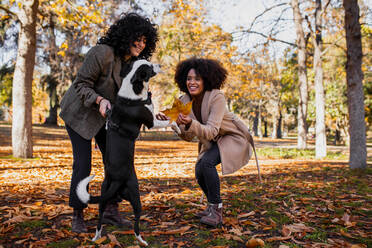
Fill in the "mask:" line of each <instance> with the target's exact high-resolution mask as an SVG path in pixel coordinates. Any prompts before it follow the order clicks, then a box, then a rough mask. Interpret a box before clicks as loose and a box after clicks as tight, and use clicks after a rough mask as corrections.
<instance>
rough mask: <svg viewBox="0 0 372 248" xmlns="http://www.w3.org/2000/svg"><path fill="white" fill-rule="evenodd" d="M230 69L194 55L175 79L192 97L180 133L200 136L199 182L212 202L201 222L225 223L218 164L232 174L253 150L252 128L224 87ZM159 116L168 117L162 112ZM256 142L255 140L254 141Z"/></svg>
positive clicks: (180, 119)
mask: <svg viewBox="0 0 372 248" xmlns="http://www.w3.org/2000/svg"><path fill="white" fill-rule="evenodd" d="M226 77H227V71H226V70H225V68H223V66H222V65H221V64H220V63H219V62H218V61H216V60H212V59H203V58H190V59H187V60H184V61H181V62H180V63H179V64H178V65H177V68H176V73H175V81H176V83H177V85H178V87H179V89H180V90H181V91H182V92H184V93H186V94H185V95H183V96H181V98H180V100H181V101H182V102H183V103H187V102H190V101H192V111H191V113H190V114H189V115H187V116H186V115H183V114H179V116H178V119H177V121H176V122H177V124H178V125H179V127H180V129H181V134H180V137H181V138H182V139H184V140H186V141H191V140H192V139H193V138H194V137H195V136H196V137H197V138H198V140H199V155H198V160H197V162H196V165H195V176H196V179H197V181H198V184H199V186H200V188H201V189H202V191H203V192H204V194H205V195H206V197H207V199H208V206H207V208H206V209H205V210H204V211H201V212H200V213H198V214H197V216H198V217H200V218H201V220H200V221H201V223H204V224H207V225H211V226H219V225H221V224H222V201H221V197H220V179H219V176H218V173H217V170H216V166H217V165H218V164H219V163H221V166H222V174H224V175H226V174H231V173H233V172H235V171H237V170H238V169H240V168H241V167H243V166H244V165H245V164H247V163H248V160H249V159H250V157H251V154H252V147H251V145H250V139H251V138H252V136H251V135H250V134H249V131H248V128H247V127H246V126H245V125H244V123H243V122H242V121H241V120H240V119H239V118H238V117H237V116H235V115H234V114H233V113H231V112H229V111H228V110H227V105H226V100H225V96H224V94H223V93H222V91H221V90H220V89H221V87H222V86H223V85H224V83H225V80H226ZM158 118H159V119H165V118H164V116H162V115H160V114H158ZM252 144H253V143H252Z"/></svg>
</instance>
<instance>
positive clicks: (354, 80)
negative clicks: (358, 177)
mask: <svg viewBox="0 0 372 248" xmlns="http://www.w3.org/2000/svg"><path fill="white" fill-rule="evenodd" d="M343 5H344V9H345V31H346V47H347V62H346V81H347V102H348V111H349V125H350V127H349V133H350V158H349V165H350V168H351V169H355V168H363V169H365V168H366V167H367V148H366V124H365V120H364V116H365V113H364V93H363V82H362V81H363V72H362V67H361V65H362V56H363V53H362V42H361V33H360V23H359V6H358V1H357V0H344V1H343Z"/></svg>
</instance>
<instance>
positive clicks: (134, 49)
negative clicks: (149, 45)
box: [130, 35, 146, 57]
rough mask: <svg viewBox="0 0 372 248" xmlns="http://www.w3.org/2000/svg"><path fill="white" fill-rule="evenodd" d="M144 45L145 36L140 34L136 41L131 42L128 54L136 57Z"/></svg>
mask: <svg viewBox="0 0 372 248" xmlns="http://www.w3.org/2000/svg"><path fill="white" fill-rule="evenodd" d="M145 47H146V37H145V36H143V35H142V36H140V37H138V39H137V40H136V41H134V42H133V45H132V46H131V47H130V55H131V56H132V57H138V56H139V55H140V54H141V53H142V51H143V49H145Z"/></svg>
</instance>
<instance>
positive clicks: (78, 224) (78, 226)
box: [71, 209, 88, 233]
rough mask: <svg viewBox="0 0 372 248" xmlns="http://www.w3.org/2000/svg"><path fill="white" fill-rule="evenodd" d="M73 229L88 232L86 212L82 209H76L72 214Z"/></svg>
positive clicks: (77, 231) (78, 231)
mask: <svg viewBox="0 0 372 248" xmlns="http://www.w3.org/2000/svg"><path fill="white" fill-rule="evenodd" d="M71 231H73V232H76V233H86V232H88V230H87V227H86V226H85V223H84V214H83V210H82V209H74V213H73V216H72V224H71Z"/></svg>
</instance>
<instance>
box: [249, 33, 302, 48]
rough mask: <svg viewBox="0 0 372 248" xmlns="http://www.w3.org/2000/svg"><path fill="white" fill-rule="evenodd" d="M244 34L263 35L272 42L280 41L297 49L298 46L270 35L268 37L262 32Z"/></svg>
mask: <svg viewBox="0 0 372 248" xmlns="http://www.w3.org/2000/svg"><path fill="white" fill-rule="evenodd" d="M243 32H244V33H251V34H258V35H261V36H262V37H265V38H266V39H268V40H272V41H278V42H282V43H284V44H287V45H291V46H294V47H297V45H296V44H294V43H292V42H289V41H285V40H280V39H277V38H275V37H271V36H269V35H266V34H263V33H260V32H257V31H252V30H251V31H243Z"/></svg>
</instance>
